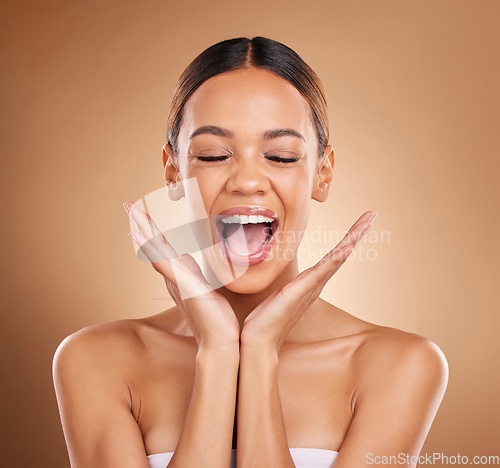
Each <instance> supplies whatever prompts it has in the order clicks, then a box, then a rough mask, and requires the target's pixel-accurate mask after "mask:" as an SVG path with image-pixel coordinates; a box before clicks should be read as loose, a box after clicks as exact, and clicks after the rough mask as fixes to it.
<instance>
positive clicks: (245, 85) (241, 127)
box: [180, 67, 315, 143]
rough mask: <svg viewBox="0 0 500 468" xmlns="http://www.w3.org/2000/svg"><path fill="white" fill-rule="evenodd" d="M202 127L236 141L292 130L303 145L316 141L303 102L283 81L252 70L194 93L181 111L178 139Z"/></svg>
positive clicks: (221, 78)
mask: <svg viewBox="0 0 500 468" xmlns="http://www.w3.org/2000/svg"><path fill="white" fill-rule="evenodd" d="M204 125H215V126H220V127H223V128H228V129H231V130H232V131H233V132H234V133H235V135H236V137H240V136H241V137H245V136H248V137H254V136H256V135H257V134H262V133H263V132H265V131H266V130H269V129H272V128H291V129H294V130H297V131H298V132H300V133H301V134H302V135H304V137H305V138H306V141H310V142H311V143H312V142H313V140H314V138H315V130H314V127H313V123H312V121H311V111H310V108H309V104H308V102H307V101H306V100H305V98H304V97H303V96H302V95H301V94H300V93H299V91H297V89H296V88H295V87H294V86H293V85H291V84H290V83H289V82H288V81H286V80H285V79H283V78H281V77H279V76H278V75H276V74H274V73H272V72H270V71H268V70H264V69H259V68H255V67H253V68H249V69H244V70H236V71H231V72H226V73H223V74H220V75H216V76H214V77H212V78H210V79H209V80H207V81H206V82H204V83H203V84H202V85H201V86H200V87H199V88H198V89H197V90H196V91H195V92H194V93H193V95H192V96H191V97H190V98H189V100H188V101H187V103H186V105H185V107H184V113H183V119H182V127H181V130H180V139H181V140H185V138H186V137H188V135H191V133H192V132H193V131H194V130H195V129H197V128H199V127H200V126H204Z"/></svg>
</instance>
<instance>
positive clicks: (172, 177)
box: [162, 143, 184, 201]
mask: <svg viewBox="0 0 500 468" xmlns="http://www.w3.org/2000/svg"><path fill="white" fill-rule="evenodd" d="M162 161H163V167H164V177H165V182H166V184H167V188H168V198H170V200H173V201H177V200H180V199H181V198H182V197H183V196H184V186H183V185H182V177H181V173H180V171H179V167H178V166H177V162H176V161H175V158H174V155H173V151H172V147H171V146H170V143H165V144H164V145H163V151H162Z"/></svg>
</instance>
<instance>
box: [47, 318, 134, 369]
mask: <svg viewBox="0 0 500 468" xmlns="http://www.w3.org/2000/svg"><path fill="white" fill-rule="evenodd" d="M142 346H143V343H142V340H141V334H140V325H139V323H138V322H137V320H133V319H123V320H116V321H113V322H107V323H101V324H96V325H90V326H88V327H85V328H82V329H81V330H78V331H76V332H74V333H72V334H71V335H69V336H67V337H66V338H64V340H63V341H62V342H61V343H60V344H59V346H58V347H57V350H56V352H55V354H54V364H56V363H59V362H60V361H65V360H72V361H74V360H76V361H81V362H82V364H84V363H85V362H89V358H92V357H94V358H96V360H99V361H101V362H104V361H108V360H112V359H116V358H117V357H118V356H123V355H124V353H125V354H131V353H132V354H134V353H135V352H137V351H138V350H140V348H141V347H142Z"/></svg>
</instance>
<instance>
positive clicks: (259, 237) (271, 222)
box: [215, 206, 279, 265]
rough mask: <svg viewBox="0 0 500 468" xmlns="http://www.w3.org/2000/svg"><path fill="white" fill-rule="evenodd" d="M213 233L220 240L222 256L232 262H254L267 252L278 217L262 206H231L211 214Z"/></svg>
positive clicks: (265, 255)
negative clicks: (215, 231) (213, 214)
mask: <svg viewBox="0 0 500 468" xmlns="http://www.w3.org/2000/svg"><path fill="white" fill-rule="evenodd" d="M215 222H216V228H217V233H218V235H219V237H220V239H221V240H222V241H223V244H224V247H225V252H223V253H224V255H225V256H226V257H227V258H230V259H231V261H233V262H234V263H241V262H240V261H239V260H243V264H246V263H248V264H250V265H255V264H257V263H260V262H262V261H264V260H265V259H266V258H267V256H268V255H269V252H270V251H271V248H272V244H273V241H274V237H275V234H276V231H277V229H278V224H279V221H278V216H277V215H276V213H275V212H274V211H272V210H269V209H267V208H264V207H262V206H239V207H238V206H235V207H231V208H229V209H227V210H224V211H222V212H221V213H219V214H218V215H217V216H216V217H215Z"/></svg>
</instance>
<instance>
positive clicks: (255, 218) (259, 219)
mask: <svg viewBox="0 0 500 468" xmlns="http://www.w3.org/2000/svg"><path fill="white" fill-rule="evenodd" d="M221 221H222V222H223V223H225V224H234V223H239V224H249V223H251V224H257V223H272V222H273V221H274V220H273V218H268V217H267V216H260V215H248V216H247V215H234V216H228V217H227V218H223V219H221Z"/></svg>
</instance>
